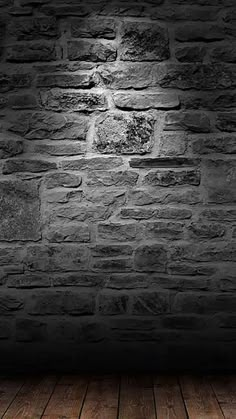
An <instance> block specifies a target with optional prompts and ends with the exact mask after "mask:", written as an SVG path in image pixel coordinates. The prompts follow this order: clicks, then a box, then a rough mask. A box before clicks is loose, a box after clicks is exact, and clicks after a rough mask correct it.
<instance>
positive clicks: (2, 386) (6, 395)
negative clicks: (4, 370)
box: [0, 377, 24, 417]
mask: <svg viewBox="0 0 236 419" xmlns="http://www.w3.org/2000/svg"><path fill="white" fill-rule="evenodd" d="M23 383H24V379H21V378H14V377H12V378H1V379H0V417H2V416H3V415H4V413H5V412H6V410H7V409H8V407H9V406H10V404H11V403H12V400H13V399H14V398H15V396H16V395H17V393H18V392H19V390H20V389H21V387H22V385H23Z"/></svg>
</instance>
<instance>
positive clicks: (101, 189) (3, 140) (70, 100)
mask: <svg viewBox="0 0 236 419" xmlns="http://www.w3.org/2000/svg"><path fill="white" fill-rule="evenodd" d="M0 60H1V61H0V66H1V68H0V159H1V163H0V173H1V174H0V220H1V227H0V266H1V267H0V283H1V287H0V315H1V317H0V354H1V360H4V362H3V364H2V365H1V369H3V368H5V369H9V368H17V369H25V368H27V367H28V368H34V370H35V369H40V368H41V369H43V368H44V369H47V368H51V369H55V368H57V369H63V368H65V369H66V368H69V367H71V368H73V369H86V368H89V367H90V368H100V369H121V368H127V367H129V368H136V369H138V368H139V369H142V368H152V369H154V368H164V369H167V368H172V369H173V368H177V369H178V368H194V367H195V368H198V369H201V368H221V369H227V368H229V369H230V368H235V350H236V293H235V291H236V280H235V274H236V269H235V268H236V206H235V203H236V160H235V153H236V135H235V132H236V112H235V105H236V9H235V0H156V1H155V0H150V1H148V0H147V1H135V0H134V1H133V2H130V1H122V0H120V1H119V0H117V1H107V0H94V1H92V0H91V1H85V0H84V1H80V0H15V1H13V0H0Z"/></svg>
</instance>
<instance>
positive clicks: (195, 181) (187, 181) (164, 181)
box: [143, 170, 201, 187]
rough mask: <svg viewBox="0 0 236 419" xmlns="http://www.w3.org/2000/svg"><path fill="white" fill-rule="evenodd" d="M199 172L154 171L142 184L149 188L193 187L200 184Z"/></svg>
mask: <svg viewBox="0 0 236 419" xmlns="http://www.w3.org/2000/svg"><path fill="white" fill-rule="evenodd" d="M200 179H201V177H200V172H199V171H197V170H182V171H173V170H168V171H164V170H163V171H160V170H159V171H155V172H149V173H148V174H147V175H146V176H145V177H144V181H143V184H144V185H151V186H165V187H168V186H176V185H195V186H198V185H199V184H200Z"/></svg>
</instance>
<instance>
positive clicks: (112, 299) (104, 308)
mask: <svg viewBox="0 0 236 419" xmlns="http://www.w3.org/2000/svg"><path fill="white" fill-rule="evenodd" d="M127 304H128V297H127V296H126V295H122V294H118V293H117V294H111V293H107V294H105V293H103V294H100V295H99V312H100V313H101V314H102V315H104V316H113V315H118V314H124V313H126V311H127Z"/></svg>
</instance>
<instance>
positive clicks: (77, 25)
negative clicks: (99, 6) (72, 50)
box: [71, 18, 117, 39]
mask: <svg viewBox="0 0 236 419" xmlns="http://www.w3.org/2000/svg"><path fill="white" fill-rule="evenodd" d="M116 26H117V24H116V21H115V20H114V19H110V18H102V19H86V20H84V19H78V18H72V19H71V34H72V36H73V37H74V38H107V39H113V38H115V37H116Z"/></svg>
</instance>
